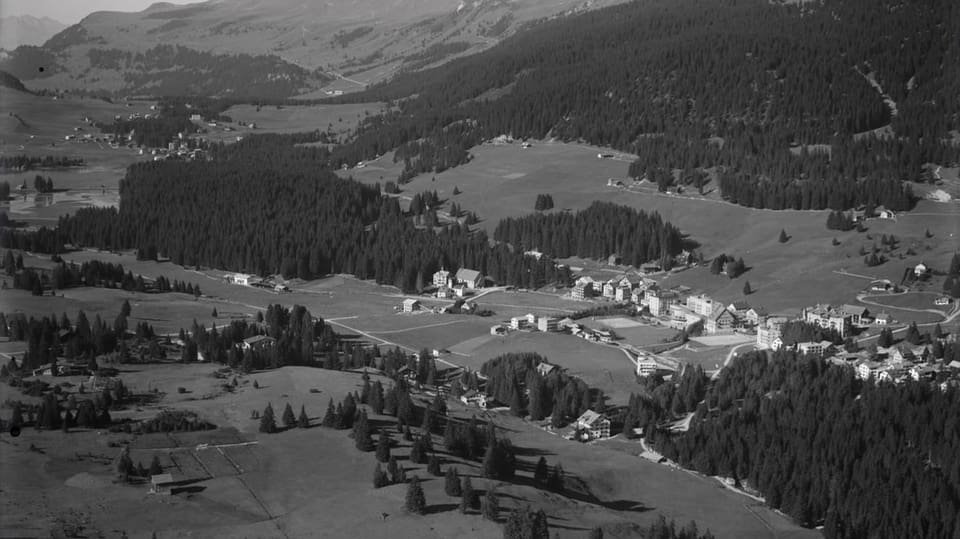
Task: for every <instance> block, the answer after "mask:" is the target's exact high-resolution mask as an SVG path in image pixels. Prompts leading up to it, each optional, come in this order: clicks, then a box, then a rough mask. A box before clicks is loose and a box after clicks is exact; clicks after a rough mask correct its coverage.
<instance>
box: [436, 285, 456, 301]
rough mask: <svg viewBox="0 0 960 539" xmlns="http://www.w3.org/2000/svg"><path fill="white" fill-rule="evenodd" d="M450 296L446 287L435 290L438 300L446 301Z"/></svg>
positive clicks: (450, 293) (449, 291) (442, 286)
mask: <svg viewBox="0 0 960 539" xmlns="http://www.w3.org/2000/svg"><path fill="white" fill-rule="evenodd" d="M452 294H453V292H451V290H450V288H449V287H448V286H447V285H441V286H440V288H438V289H437V297H438V298H440V299H447V298H449V297H450V296H451V295H452Z"/></svg>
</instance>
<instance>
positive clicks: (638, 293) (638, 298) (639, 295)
mask: <svg viewBox="0 0 960 539" xmlns="http://www.w3.org/2000/svg"><path fill="white" fill-rule="evenodd" d="M643 296H644V290H643V289H641V288H637V289H635V290H633V291H632V292H630V303H633V304H635V305H640V304H641V303H642V302H643Z"/></svg>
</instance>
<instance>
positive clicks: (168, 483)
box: [150, 473, 173, 496]
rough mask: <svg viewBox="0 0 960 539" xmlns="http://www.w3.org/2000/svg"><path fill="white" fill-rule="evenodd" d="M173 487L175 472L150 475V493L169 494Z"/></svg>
mask: <svg viewBox="0 0 960 539" xmlns="http://www.w3.org/2000/svg"><path fill="white" fill-rule="evenodd" d="M172 488H173V474H168V473H163V474H157V475H151V476H150V494H160V495H163V496H169V495H170V494H171V493H172Z"/></svg>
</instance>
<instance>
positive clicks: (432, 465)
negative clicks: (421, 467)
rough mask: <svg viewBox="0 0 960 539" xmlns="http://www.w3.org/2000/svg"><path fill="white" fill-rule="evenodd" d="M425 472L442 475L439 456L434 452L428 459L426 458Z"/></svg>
mask: <svg viewBox="0 0 960 539" xmlns="http://www.w3.org/2000/svg"><path fill="white" fill-rule="evenodd" d="M427 472H429V473H430V474H431V475H435V476H437V477H440V476H441V475H443V472H442V471H441V470H440V457H438V456H437V454H436V453H433V454H431V455H430V459H429V460H427Z"/></svg>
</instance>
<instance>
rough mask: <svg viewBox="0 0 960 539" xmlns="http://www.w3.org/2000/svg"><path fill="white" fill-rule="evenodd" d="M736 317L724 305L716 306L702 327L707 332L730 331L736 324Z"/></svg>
mask: <svg viewBox="0 0 960 539" xmlns="http://www.w3.org/2000/svg"><path fill="white" fill-rule="evenodd" d="M736 323H737V318H736V317H735V316H734V315H733V313H731V312H730V310H729V309H727V308H726V307H723V306H720V307H717V309H716V310H714V311H713V313H711V314H710V316H708V317H707V323H706V324H705V325H704V328H705V329H706V330H707V333H721V332H724V331H730V330H732V329H733V328H734V326H736Z"/></svg>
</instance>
